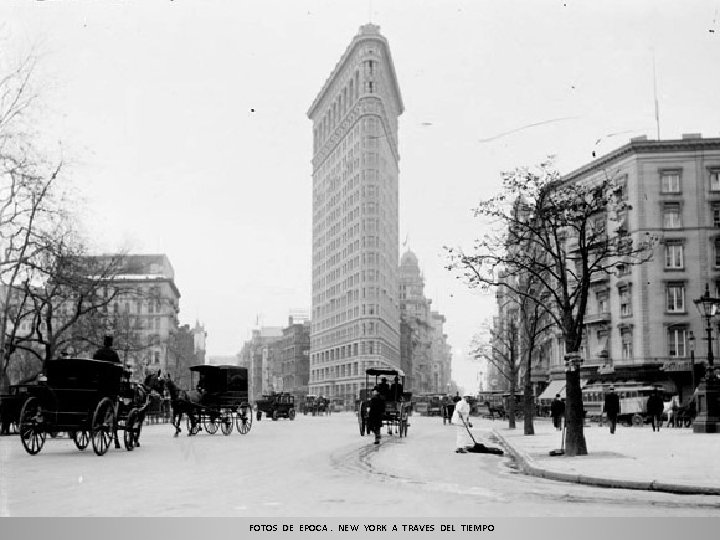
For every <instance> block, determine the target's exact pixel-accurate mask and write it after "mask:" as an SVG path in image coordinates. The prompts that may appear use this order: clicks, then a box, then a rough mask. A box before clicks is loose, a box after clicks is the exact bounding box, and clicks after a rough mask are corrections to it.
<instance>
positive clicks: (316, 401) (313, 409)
mask: <svg viewBox="0 0 720 540" xmlns="http://www.w3.org/2000/svg"><path fill="white" fill-rule="evenodd" d="M321 400H322V398H321V397H320V396H316V395H313V394H308V395H307V396H305V400H304V401H303V403H302V412H303V414H304V415H308V414H312V415H313V416H316V415H317V414H318V413H319V412H320V401H321Z"/></svg>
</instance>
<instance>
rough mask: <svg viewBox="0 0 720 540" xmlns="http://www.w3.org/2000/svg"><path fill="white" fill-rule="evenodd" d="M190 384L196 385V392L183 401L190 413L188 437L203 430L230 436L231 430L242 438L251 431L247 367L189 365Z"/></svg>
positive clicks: (190, 393)
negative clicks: (234, 430) (234, 429)
mask: <svg viewBox="0 0 720 540" xmlns="http://www.w3.org/2000/svg"><path fill="white" fill-rule="evenodd" d="M196 381H197V382H196ZM190 384H191V385H195V388H196V391H195V392H189V393H188V400H187V401H186V402H185V405H186V406H188V409H189V413H190V414H189V415H188V419H187V428H188V433H189V434H192V435H194V434H196V433H198V432H199V431H200V430H201V429H202V428H205V431H206V432H207V433H209V434H211V435H213V434H215V433H217V431H218V429H220V431H221V432H222V433H223V435H230V433H232V431H233V427H235V428H236V429H237V430H238V432H239V433H241V434H243V435H244V434H246V433H248V432H249V431H250V429H251V428H252V408H251V406H250V402H249V401H248V370H247V368H244V367H239V366H229V365H222V366H214V365H208V364H201V365H198V366H192V367H191V368H190ZM201 426H202V427H201Z"/></svg>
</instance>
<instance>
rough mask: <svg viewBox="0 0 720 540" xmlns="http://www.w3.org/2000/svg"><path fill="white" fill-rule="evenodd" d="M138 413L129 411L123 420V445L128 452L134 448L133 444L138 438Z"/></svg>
mask: <svg viewBox="0 0 720 540" xmlns="http://www.w3.org/2000/svg"><path fill="white" fill-rule="evenodd" d="M139 416H140V412H139V411H138V410H137V409H130V412H129V413H128V415H127V419H126V420H125V432H124V433H123V443H124V444H125V449H126V450H127V451H128V452H130V451H132V450H133V448H135V442H136V439H137V438H138V428H139V427H140V419H139Z"/></svg>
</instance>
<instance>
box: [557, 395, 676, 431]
mask: <svg viewBox="0 0 720 540" xmlns="http://www.w3.org/2000/svg"><path fill="white" fill-rule="evenodd" d="M664 408H665V403H664V401H663V398H662V396H661V395H660V392H659V391H658V390H657V388H656V389H655V390H653V392H652V394H650V396H648V400H647V414H648V416H649V417H650V421H651V423H652V428H653V431H660V426H661V425H662V415H663V411H664ZM603 412H604V413H605V415H606V416H607V419H608V423H609V424H610V433H615V430H616V428H617V421H618V416H620V413H621V409H620V396H618V394H616V393H615V387H614V386H610V387H609V388H608V391H607V393H606V394H605V399H604V403H603ZM550 416H552V419H553V425H554V426H555V429H557V430H558V431H560V430H561V429H562V420H563V418H564V416H565V402H564V401H563V400H562V399H560V394H556V395H555V400H554V401H553V402H552V405H551V406H550Z"/></svg>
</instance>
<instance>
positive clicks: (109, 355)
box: [93, 336, 121, 364]
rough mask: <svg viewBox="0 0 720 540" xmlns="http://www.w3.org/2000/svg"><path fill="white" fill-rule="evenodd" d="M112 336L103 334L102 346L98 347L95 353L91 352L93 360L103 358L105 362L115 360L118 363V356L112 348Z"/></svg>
mask: <svg viewBox="0 0 720 540" xmlns="http://www.w3.org/2000/svg"><path fill="white" fill-rule="evenodd" d="M112 345H113V337H112V336H105V337H104V338H103V346H102V347H100V348H99V349H98V350H97V351H95V354H93V360H105V361H106V362H116V363H118V364H120V363H121V362H120V357H119V356H118V353H116V352H115V349H113V348H112Z"/></svg>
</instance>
